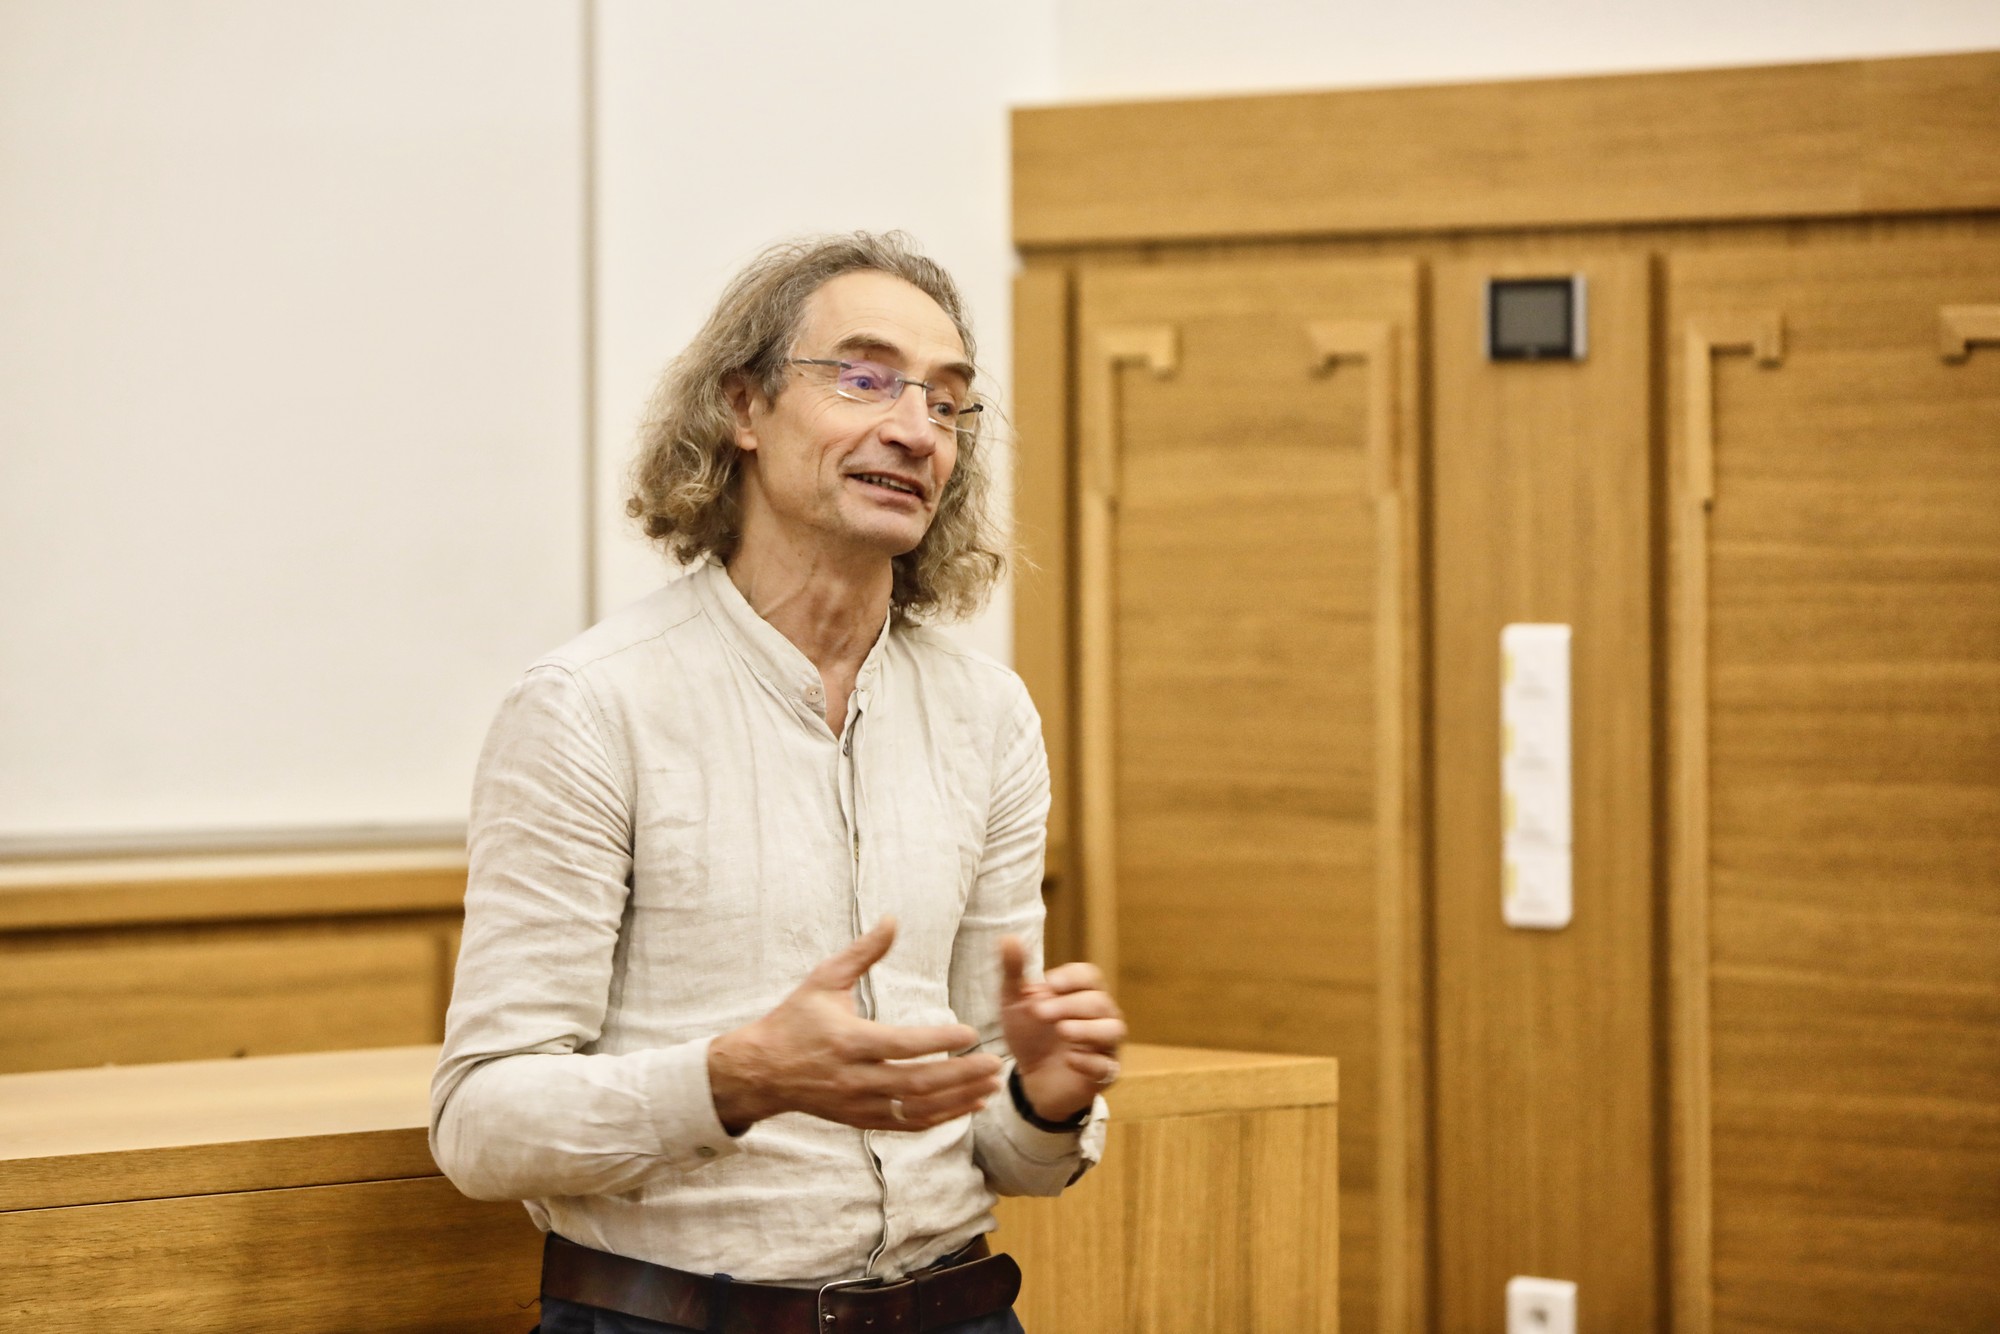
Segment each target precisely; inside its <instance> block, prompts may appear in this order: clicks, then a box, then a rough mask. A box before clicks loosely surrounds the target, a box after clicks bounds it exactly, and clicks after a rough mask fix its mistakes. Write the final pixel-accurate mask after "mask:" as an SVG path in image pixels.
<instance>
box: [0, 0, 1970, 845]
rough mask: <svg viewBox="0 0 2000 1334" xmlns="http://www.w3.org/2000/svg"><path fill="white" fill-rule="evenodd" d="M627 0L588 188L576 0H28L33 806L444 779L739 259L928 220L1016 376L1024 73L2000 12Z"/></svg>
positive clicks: (399, 794)
mask: <svg viewBox="0 0 2000 1334" xmlns="http://www.w3.org/2000/svg"><path fill="white" fill-rule="evenodd" d="M594 8H595V13H596V36H595V40H594V42H593V43H592V47H591V54H592V57H593V59H594V62H595V66H596V80H595V84H594V95H593V97H592V99H591V102H592V104H593V106H594V115H593V116H592V117H591V122H590V123H591V124H592V125H594V129H595V141H596V152H597V163H596V190H595V192H594V193H593V194H589V195H587V194H586V191H585V189H584V179H585V178H584V175H583V165H584V161H583V154H582V147H581V146H582V144H583V143H584V141H585V137H584V130H585V124H586V98H585V84H584V79H583V69H584V55H585V52H584V49H583V46H582V37H581V35H582V32H583V30H584V24H583V20H584V18H585V16H586V14H587V12H589V10H588V9H587V7H586V3H585V0H341V3H338V4H326V3H323V2H322V0H89V3H87V4H74V3H70V2H69V0H0V851H4V850H5V848H6V847H7V846H8V843H9V840H10V839H15V840H18V839H20V838H22V837H24V836H25V837H48V836H88V835H93V834H104V833H112V832H118V833H123V832H131V831H144V830H187V831H200V830H210V829H242V828H258V827H264V828H270V827H282V826H320V827H324V826H342V825H355V824H374V823H380V824H391V825H410V824H425V823H430V822H433V821H436V822H445V823H450V822H455V821H458V820H461V819H462V818H463V814H464V807H465V789H466V782H467V779H468V777H469V774H470V771H471V767H472V763H473V760H474V758H475V756H476V752H477V746H478V741H479V737H480V735H481V734H482V733H483V730H484V728H485V725H486V722H487V720H488V718H489V717H490V715H491V712H492V709H493V706H494V704H495V702H496V701H497V699H498V696H499V694H500V692H501V691H502V689H504V687H505V684H506V682H507V681H508V680H510V679H511V678H512V677H513V675H514V674H516V673H517V672H518V671H519V669H520V668H521V667H522V666H523V665H525V664H526V663H527V662H528V661H530V660H531V659H532V658H533V657H534V656H536V655H537V654H538V653H540V652H541V651H542V650H544V649H545V648H547V647H549V646H551V645H552V644H554V643H556V642H558V641H560V640H561V639H563V638H565V637H567V636H568V635H569V634H571V633H573V632H574V631H575V630H576V629H577V628H579V627H580V626H581V625H583V624H585V623H586V622H587V620H588V619H590V618H591V616H592V615H593V614H595V613H597V612H601V611H603V610H607V609H609V608H610V607H612V606H615V605H617V604H618V603H621V602H623V601H626V600H628V599H630V598H632V597H635V596H638V595H639V594H641V593H643V592H644V591H646V590H647V589H649V588H651V587H652V586H653V585H654V584H655V583H657V582H658V581H659V580H660V579H661V578H663V577H665V573H666V571H665V569H664V566H663V565H662V564H661V562H660V561H659V559H658V558H657V557H656V556H655V555H653V554H652V553H651V551H650V550H648V549H647V548H645V547H644V546H643V545H642V544H641V543H640V542H639V541H638V540H637V539H636V536H635V535H634V534H633V532H632V529H631V527H630V524H629V521H627V520H626V519H625V518H624V517H623V514H622V512H621V509H620V505H621V501H622V497H623V473H624V470H625V467H626V465H627V463H628V462H629V458H630V446H631V441H632V433H633V428H634V426H635V424H636V422H637V419H638V415H639V413H640V411H641V409H642V407H643V405H644V403H645V400H646V398H647V395H648V392H649V390H650V387H651V384H652V382H653V379H654V377H655V375H656V374H657V373H658V371H659V369H660V368H661V366H662V365H663V364H664V363H665V362H666V360H667V359H668V358H669V357H670V356H671V355H672V354H673V352H674V351H676V350H677V349H678V348H679V347H680V346H681V345H682V344H683V343H684V342H685V341H686V339H687V338H688V337H689V335H690V334H692V333H693V331H694V329H695V327H696V325H697V324H698V323H699V322H700V320H701V319H702V317H703V316H704V315H705V314H706V312H707V310H708V309H709V307H710V305H711V304H712V302H713V301H714V299H715V296H716V295H717V293H718V291H719V289H720V287H721V285H722V283H723V281H724V280H725V278H726V277H727V276H728V275H729V273H730V272H732V271H733V270H734V269H735V268H736V267H737V266H738V265H739V264H741V262H742V261H743V260H745V259H746V258H748V257H749V256H750V255H751V254H753V253H754V252H755V251H757V250H758V249H759V248H761V247H762V246H763V245H765V244H767V243H768V242H770V241H773V240H775V239H778V238H780V237H784V236H788V235H793V234H797V233H800V232H807V231H827V230H841V229H847V228H854V227H868V228H886V227H902V228H905V229H907V230H909V231H912V232H914V233H915V234H916V236H917V237H918V238H919V240H920V241H921V242H922V243H923V244H924V245H925V246H926V248H928V249H929V250H930V251H931V252H932V253H933V254H935V255H936V256H937V257H938V258H940V259H941V260H943V261H944V262H945V263H946V264H947V265H948V266H949V267H950V268H951V269H952V270H953V271H954V272H955V273H956V274H957V275H958V277H959V278H960V280H961V281H962V283H963V284H964V286H965V288H966V290H967V294H968V297H969V299H970V301H971V304H972V308H973V311H974V314H975V317H976V320H977V325H978V330H979V333H980V336H981V343H982V348H983V353H984V355H983V357H982V361H983V362H984V364H985V368H986V370H987V371H988V372H990V373H991V376H992V380H993V382H994V383H995V384H996V385H997V386H998V387H1000V388H1002V389H1003V390H1004V388H1005V385H1006V383H1007V378H1008V371H1009V364H1008V363H1009V357H1008V350H1009V340H1010V327H1009V281H1010V279H1011V276H1012V274H1013V272H1014V269H1015V261H1014V258H1013V254H1012V249H1011V247H1010V245H1009V244H1008V211H1007V210H1008V197H1007V153H1008V149H1007V137H1006V134H1007V108H1008V107H1009V106H1010V105H1014V104H1020V103H1037V102H1048V101H1056V100H1090V99H1106V98H1117V97H1137V96H1147V97H1154V96H1183V95H1199V94H1204V93H1217V92H1230V91H1255V90H1269V89H1284V88H1324V87H1340V86H1357V85H1371V84H1386V83H1411V82H1439V81H1451V80H1465V79H1488V78H1507V77H1524V76H1535V75H1547V74H1561V73H1580V72H1616V71H1623V70H1638V69H1655V68H1666V67H1687V66H1706V65H1724V64H1743V63H1766V62H1777V61H1785V60H1801V59H1825V58H1835V57H1845V56H1867V55H1887V54H1898V53H1912V52H1922V51H1935V50H1953V49H1974V48H1991V47H2000V4H1994V3H1991V0H1902V3H1899V4H1897V5H1895V6H1884V5H1880V4H1877V3H1874V2H1873V0H1870V2H1869V3H1861V2H1860V0H1821V2H1820V3H1806V2H1805V0H1783V2H1779V0H1762V2H1761V3H1760V2H1759V0H1736V2H1735V3H1724V0H1679V2H1678V3H1672V4H1668V3H1657V4H1652V5H1644V6H1640V5H1631V4H1624V5H1619V4H1605V3H1603V2H1602V0H1598V2H1597V3H1584V0H1546V2H1545V3H1542V4H1539V5H1533V6H1523V5H1520V4H1518V3H1513V4H1507V5H1505V6H1503V5H1501V4H1499V3H1496V2H1495V0H1404V2H1403V3H1400V4H1396V5H1380V4H1367V5H1362V4H1345V5H1329V4H1326V3H1324V2H1323V0H1320V2H1318V3H1309V2H1308V0H1258V2H1257V3H1244V4H1239V5H1235V6H1230V7H1222V6H1216V5H1213V4H1207V3H1204V4H1200V5H1197V4H1194V3H1192V2H1191V0H1145V3H1140V0H1023V3H1014V4H1010V3H1004V2H1002V0H975V3H970V4H965V5H955V6H934V7H932V8H930V9H927V10H921V11H917V10H913V11H910V12H908V13H899V14H895V15H890V16H888V17H882V16H872V17H870V18H868V19H866V20H855V19H852V18H851V17H850V16H848V15H845V14H844V13H842V12H841V11H838V10H834V9H829V8H828V7H827V6H826V5H825V4H824V3H809V2H808V0H765V2H764V3H761V4H757V5H752V6H717V5H700V4H694V3H667V2H665V0H596V4H595V7H594ZM586 219H588V220H589V230H588V233H587V234H586V226H585V221H586ZM586 241H588V242H590V245H589V246H588V251H589V253H591V254H592V256H593V260H594V267H593V270H592V272H591V275H590V282H589V284H588V285H586V282H585V272H584V267H583V258H584V255H585V253H586V249H587V247H586ZM593 298H594V306H593V304H592V302H593ZM587 312H590V313H591V317H590V319H589V321H588V337H586V336H585V329H586V313H587ZM587 413H594V421H595V430H594V434H593V435H592V436H591V437H590V439H589V441H588V443H587V442H586V436H585V431H584V425H583V424H584V422H585V420H586V416H587ZM593 456H594V458H593ZM1000 462H1001V464H1002V466H1003V467H1004V465H1005V460H1004V459H1002V460H1000ZM587 471H588V474H589V475H590V476H591V477H592V478H593V479H594V483H595V490H596V497H595V501H594V511H593V513H594V522H593V523H588V524H587V523H586V522H585V514H586V506H587V504H588V503H589V502H588V501H587V498H586V494H585V489H586V488H585V484H584V479H585V477H586V473H587ZM593 580H594V585H595V592H594V599H591V598H588V597H587V596H586V592H585V590H586V588H587V587H589V586H590V585H591V583H592V582H593ZM1008 621H1009V612H1008V607H1007V602H1006V599H1005V598H1004V597H1003V598H1002V599H1001V600H1000V601H999V602H998V603H997V604H996V605H995V606H994V607H993V608H992V609H991V610H989V611H988V612H987V614H986V615H985V616H983V617H981V618H980V619H979V620H978V621H976V622H974V623H972V624H971V625H969V626H967V627H965V628H964V629H963V631H962V633H963V634H964V636H965V637H966V638H968V639H969V640H970V641H971V642H972V643H974V644H975V645H977V646H979V647H981V648H984V649H986V650H988V651H990V652H994V653H996V654H997V655H999V656H1003V657H1004V656H1006V655H1007V652H1008V648H1009V640H1010V638H1011V637H1010V635H1009V633H1008ZM16 846H18V844H16Z"/></svg>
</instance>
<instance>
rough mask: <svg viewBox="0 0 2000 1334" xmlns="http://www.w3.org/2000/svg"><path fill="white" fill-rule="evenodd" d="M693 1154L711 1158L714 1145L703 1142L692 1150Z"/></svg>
mask: <svg viewBox="0 0 2000 1334" xmlns="http://www.w3.org/2000/svg"><path fill="white" fill-rule="evenodd" d="M694 1156H695V1157H697V1158H713V1157H715V1146H714V1145H712V1144H704V1145H702V1146H701V1147H700V1148H698V1149H696V1150H695V1151H694Z"/></svg>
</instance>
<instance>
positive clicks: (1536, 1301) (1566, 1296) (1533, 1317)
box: [1507, 1277, 1576, 1334]
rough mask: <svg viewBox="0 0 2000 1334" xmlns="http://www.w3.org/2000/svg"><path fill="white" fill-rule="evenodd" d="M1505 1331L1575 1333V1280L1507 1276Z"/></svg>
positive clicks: (1548, 1333)
mask: <svg viewBox="0 0 2000 1334" xmlns="http://www.w3.org/2000/svg"><path fill="white" fill-rule="evenodd" d="M1507 1334H1576V1284H1574V1283H1572V1282H1570V1281H1569V1280H1568V1279H1562V1278H1527V1277H1521V1278H1510V1279H1508V1280H1507Z"/></svg>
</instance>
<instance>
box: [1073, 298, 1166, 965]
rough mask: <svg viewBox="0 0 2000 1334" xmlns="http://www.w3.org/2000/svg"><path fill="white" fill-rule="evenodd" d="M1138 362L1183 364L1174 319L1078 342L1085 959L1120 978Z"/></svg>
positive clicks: (1159, 368) (1158, 370) (1162, 368)
mask: <svg viewBox="0 0 2000 1334" xmlns="http://www.w3.org/2000/svg"><path fill="white" fill-rule="evenodd" d="M1127 366H1143V367H1145V368H1146V369H1147V370H1149V371H1151V372H1152V373H1153V375H1154V376H1155V377H1156V378H1158V379H1165V378H1166V377H1168V376H1170V375H1172V374H1173V373H1174V372H1175V371H1176V370H1178V369H1179V368H1180V336H1179V331H1178V330H1176V329H1175V328H1174V327H1173V326H1171V325H1166V324H1148V325H1113V326H1109V327H1105V328H1101V329H1098V330H1096V331H1095V332H1094V333H1093V334H1092V335H1091V337H1090V338H1089V341H1088V343H1087V345H1086V347H1085V348H1084V357H1083V368H1082V373H1083V380H1084V384H1083V401H1084V406H1085V417H1084V423H1083V442H1082V443H1083V450H1082V458H1081V460H1080V462H1081V464H1082V476H1081V477H1080V478H1079V479H1078V482H1079V485H1078V488H1077V544H1076V546H1077V550H1076V555H1077V583H1076V590H1077V712H1078V719H1077V729H1076V730H1077V735H1076V742H1077V786H1078V789H1079V801H1078V807H1079V809H1078V825H1079V830H1078V834H1079V837H1078V842H1079V843H1080V844H1081V854H1082V855H1081V857H1080V858H1079V859H1078V860H1079V861H1080V862H1081V869H1082V872H1083V886H1082V890H1083V893H1082V901H1083V952H1084V957H1085V958H1087V959H1089V960H1090V961H1091V962H1092V963H1095V964H1096V965H1097V966H1098V967H1099V968H1100V969H1102V970H1103V972H1104V975H1105V977H1106V978H1107V979H1109V983H1110V985H1111V987H1112V988H1113V989H1116V987H1117V985H1118V846H1117V835H1118V828H1117V811H1116V803H1117V781H1118V775H1117V770H1116V760H1115V745H1116V736H1115V729H1116V725H1117V715H1116V712H1115V711H1116V709H1117V704H1118V697H1117V680H1116V673H1117V669H1118V662H1117V657H1116V645H1115V643H1114V633H1113V625H1114V621H1115V617H1116V613H1117V598H1116V585H1115V583H1114V580H1115V578H1116V576H1117V552H1116V549H1115V548H1116V541H1117V521H1118V520H1117V515H1118V483H1119V449H1118V435H1119V419H1120V411H1119V392H1118V385H1119V372H1120V371H1121V370H1122V369H1123V368H1125V367H1127Z"/></svg>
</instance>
